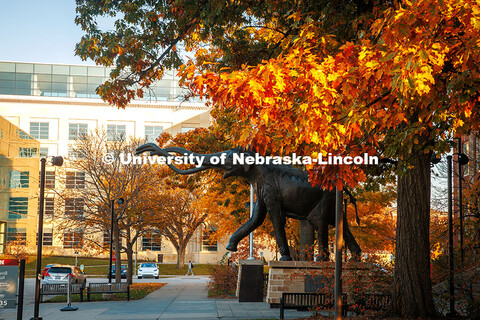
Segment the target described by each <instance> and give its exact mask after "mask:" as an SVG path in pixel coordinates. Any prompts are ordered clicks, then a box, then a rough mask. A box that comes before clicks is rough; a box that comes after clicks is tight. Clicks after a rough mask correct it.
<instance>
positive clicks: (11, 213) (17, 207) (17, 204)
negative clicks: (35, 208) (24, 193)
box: [8, 197, 28, 220]
mask: <svg viewBox="0 0 480 320" xmlns="http://www.w3.org/2000/svg"><path fill="white" fill-rule="evenodd" d="M27 214H28V198H27V197H10V199H9V201H8V218H9V219H14V220H15V219H23V218H26V217H27Z"/></svg>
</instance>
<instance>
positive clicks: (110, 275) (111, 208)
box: [108, 198, 124, 283]
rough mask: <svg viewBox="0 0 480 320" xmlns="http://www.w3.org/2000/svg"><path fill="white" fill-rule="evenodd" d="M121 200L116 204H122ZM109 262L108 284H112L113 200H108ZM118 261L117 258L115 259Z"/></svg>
mask: <svg viewBox="0 0 480 320" xmlns="http://www.w3.org/2000/svg"><path fill="white" fill-rule="evenodd" d="M123 202H124V200H123V198H119V199H117V203H118V204H123ZM110 213H111V216H110V260H109V269H108V283H112V258H113V219H115V200H110ZM117 259H118V257H117Z"/></svg>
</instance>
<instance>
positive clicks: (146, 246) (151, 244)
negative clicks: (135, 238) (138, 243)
mask: <svg viewBox="0 0 480 320" xmlns="http://www.w3.org/2000/svg"><path fill="white" fill-rule="evenodd" d="M146 250H151V251H161V250H162V237H161V235H160V233H159V232H151V233H150V234H147V235H145V236H143V237H142V251H146Z"/></svg>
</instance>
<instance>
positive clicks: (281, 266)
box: [267, 261, 371, 307]
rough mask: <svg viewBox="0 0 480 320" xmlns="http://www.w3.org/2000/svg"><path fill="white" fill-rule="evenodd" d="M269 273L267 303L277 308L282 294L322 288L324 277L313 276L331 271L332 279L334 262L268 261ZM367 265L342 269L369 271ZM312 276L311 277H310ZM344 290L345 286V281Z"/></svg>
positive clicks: (368, 265)
mask: <svg viewBox="0 0 480 320" xmlns="http://www.w3.org/2000/svg"><path fill="white" fill-rule="evenodd" d="M268 266H269V267H270V271H269V274H268V289H267V302H268V303H269V304H270V307H277V306H278V305H279V304H280V298H281V297H282V292H295V293H302V292H318V290H319V289H321V288H322V286H323V283H322V281H327V279H326V278H325V277H323V279H322V277H318V279H314V278H316V277H315V276H314V275H315V273H318V271H319V269H324V268H328V269H331V270H329V271H331V272H329V274H330V275H331V277H332V279H333V275H334V272H333V271H334V270H335V262H332V261H329V262H310V261H270V262H269V263H268ZM370 268H371V264H369V263H350V264H349V266H347V267H345V266H344V268H343V270H346V269H356V270H365V271H367V272H368V270H370ZM312 275H313V276H312ZM343 283H344V288H345V289H347V288H346V286H345V281H343Z"/></svg>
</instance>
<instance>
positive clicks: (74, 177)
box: [65, 171, 85, 189]
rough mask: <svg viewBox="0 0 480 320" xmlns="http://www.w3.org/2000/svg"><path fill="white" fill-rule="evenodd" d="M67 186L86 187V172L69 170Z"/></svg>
mask: <svg viewBox="0 0 480 320" xmlns="http://www.w3.org/2000/svg"><path fill="white" fill-rule="evenodd" d="M65 188H67V189H84V188H85V172H79V171H70V172H67V178H66V182H65Z"/></svg>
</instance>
